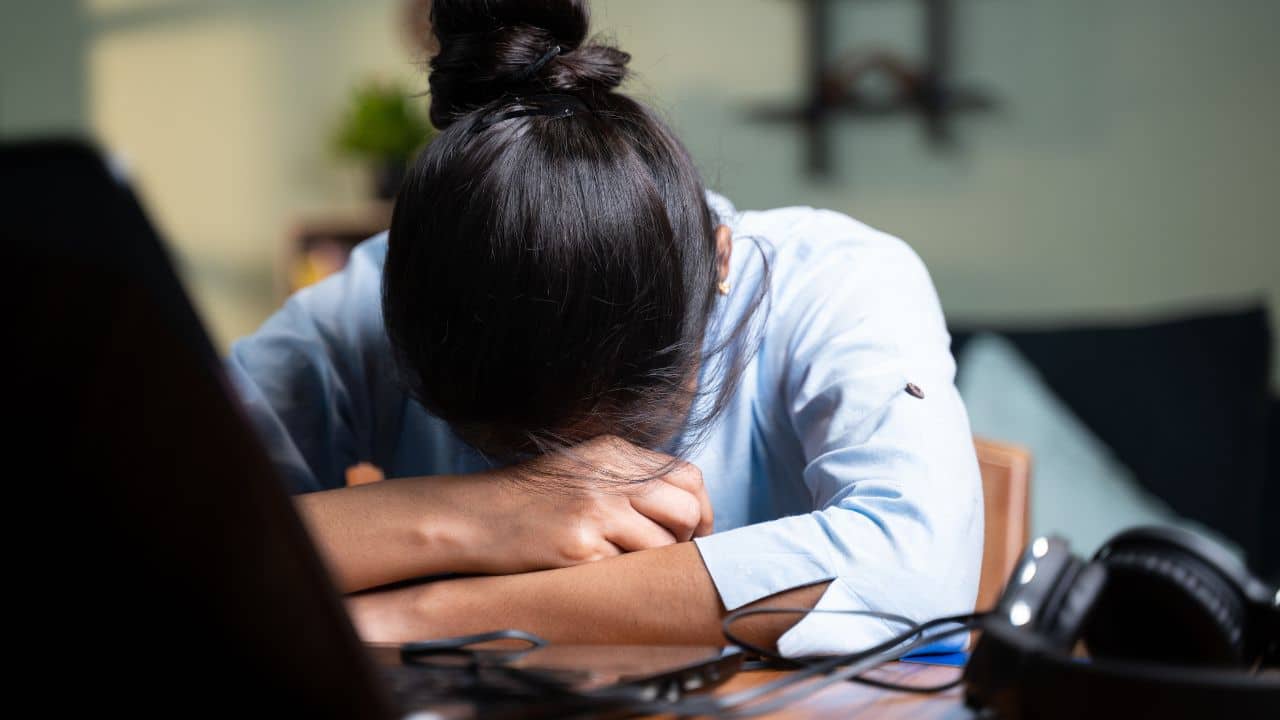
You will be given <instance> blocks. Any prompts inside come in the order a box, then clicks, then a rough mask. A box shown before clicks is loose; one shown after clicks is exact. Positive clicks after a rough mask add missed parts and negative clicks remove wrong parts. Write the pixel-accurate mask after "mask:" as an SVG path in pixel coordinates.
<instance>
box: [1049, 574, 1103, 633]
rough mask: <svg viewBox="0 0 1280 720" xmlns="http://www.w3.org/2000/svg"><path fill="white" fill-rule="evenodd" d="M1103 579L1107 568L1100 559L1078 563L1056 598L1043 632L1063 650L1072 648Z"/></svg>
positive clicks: (1100, 590) (1082, 631)
mask: <svg viewBox="0 0 1280 720" xmlns="http://www.w3.org/2000/svg"><path fill="white" fill-rule="evenodd" d="M1106 582H1107V571H1106V568H1104V567H1103V566H1102V564H1101V563H1098V562H1090V563H1080V567H1079V568H1077V571H1076V572H1075V574H1074V576H1073V577H1072V578H1071V581H1070V583H1069V584H1068V586H1067V587H1066V589H1065V591H1064V592H1063V593H1062V594H1061V596H1060V597H1058V598H1055V603H1054V605H1053V606H1052V608H1051V609H1050V612H1049V617H1048V618H1046V620H1045V623H1044V628H1045V629H1044V631H1043V634H1044V636H1045V637H1046V638H1048V639H1049V640H1050V641H1051V642H1052V643H1053V644H1054V646H1055V647H1057V648H1059V649H1060V650H1062V651H1063V652H1066V653H1070V652H1071V651H1072V650H1073V649H1074V648H1075V645H1076V642H1077V641H1078V640H1080V638H1081V636H1082V635H1083V634H1084V630H1085V626H1086V623H1087V622H1088V621H1089V618H1090V617H1091V616H1092V615H1093V609H1094V607H1095V606H1096V605H1097V602H1098V598H1099V597H1101V595H1102V592H1103V590H1104V589H1105V588H1106Z"/></svg>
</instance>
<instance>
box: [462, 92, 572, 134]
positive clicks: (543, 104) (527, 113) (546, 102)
mask: <svg viewBox="0 0 1280 720" xmlns="http://www.w3.org/2000/svg"><path fill="white" fill-rule="evenodd" d="M582 110H588V108H587V105H586V103H584V102H582V99H581V98H578V97H574V96H573V95H538V96H536V97H535V98H534V99H533V100H532V101H531V104H530V105H529V106H528V107H524V108H521V109H519V110H508V111H507V112H501V113H493V114H491V115H489V116H488V117H485V118H482V119H481V120H480V121H479V122H477V123H476V124H475V126H474V127H472V128H471V132H473V133H481V132H484V131H485V130H488V129H489V128H491V127H493V126H494V125H497V124H498V123H501V122H506V121H508V120H514V119H516V118H522V117H550V118H552V119H559V118H567V117H570V116H572V115H575V114H577V113H578V112H579V111H582Z"/></svg>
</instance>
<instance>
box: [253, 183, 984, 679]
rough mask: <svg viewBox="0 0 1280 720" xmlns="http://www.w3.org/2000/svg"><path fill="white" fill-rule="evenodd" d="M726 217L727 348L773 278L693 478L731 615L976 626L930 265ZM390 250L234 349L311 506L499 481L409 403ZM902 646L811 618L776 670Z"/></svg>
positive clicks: (718, 201)
mask: <svg viewBox="0 0 1280 720" xmlns="http://www.w3.org/2000/svg"><path fill="white" fill-rule="evenodd" d="M709 199H710V201H711V203H712V206H713V208H715V210H716V212H717V214H718V215H719V216H720V219H721V220H722V221H723V222H724V223H725V224H727V225H729V226H730V227H731V228H732V229H733V233H734V238H735V250H734V253H733V257H732V263H731V281H732V283H733V290H732V292H731V293H730V294H729V295H728V296H727V297H722V298H720V300H719V301H718V305H717V308H716V310H715V316H714V317H713V319H712V323H711V326H712V328H713V330H712V334H713V335H714V334H715V333H717V332H721V331H722V330H719V329H722V328H729V327H732V326H734V325H735V324H736V323H735V322H734V321H735V320H736V319H737V318H740V317H741V316H742V314H743V313H744V312H746V311H747V308H748V306H749V305H750V301H751V299H752V297H753V296H754V295H755V293H754V292H753V291H754V290H756V289H758V288H759V287H760V284H761V283H762V282H763V278H764V277H765V273H764V272H763V268H764V266H765V262H766V261H767V263H768V267H769V274H770V280H769V289H768V294H767V298H766V300H765V302H764V303H763V305H762V306H761V308H760V310H759V311H758V315H757V316H756V318H755V319H754V320H753V322H755V323H756V325H755V328H756V331H757V332H758V333H759V335H758V337H759V350H758V352H757V353H756V354H755V356H754V357H752V358H751V359H750V361H749V363H748V364H747V365H746V368H745V371H744V374H743V376H742V379H741V381H740V384H739V386H738V388H737V389H736V391H735V394H734V396H733V398H732V399H731V401H730V403H729V405H728V407H727V409H726V410H725V412H724V414H723V415H722V416H721V417H720V418H719V419H718V420H717V421H716V422H715V424H714V425H713V426H712V427H711V428H710V429H709V431H708V432H707V434H706V436H705V438H704V440H703V442H702V443H701V444H700V445H699V446H698V447H696V448H695V449H694V450H693V452H692V454H691V455H690V456H689V458H688V459H689V461H690V462H692V463H693V464H694V465H696V466H698V467H699V468H700V469H701V470H702V474H703V478H704V480H705V482H706V485H707V490H708V493H709V494H710V496H711V501H712V504H713V506H714V509H715V518H716V530H717V532H716V533H715V534H713V535H711V536H708V537H704V538H700V539H698V540H697V541H696V542H697V546H698V549H699V550H700V551H701V554H702V559H703V561H704V562H705V564H706V567H707V570H708V571H709V573H710V575H711V578H712V580H713V581H714V583H715V586H716V588H717V590H718V591H719V594H720V598H721V600H722V601H723V602H724V606H725V608H726V609H729V610H733V609H736V608H739V607H742V606H743V605H746V604H748V603H751V602H754V601H756V600H759V599H761V598H764V597H767V596H769V595H773V594H776V593H779V592H782V591H784V590H788V589H791V588H795V587H800V586H803V585H809V584H813V583H817V582H821V581H828V580H829V581H831V583H830V585H829V587H828V589H827V591H826V592H825V594H824V595H823V597H822V599H821V601H820V602H819V604H818V607H819V608H823V609H871V610H880V611H884V612H891V613H897V614H900V615H906V616H908V617H910V618H913V619H917V620H925V619H929V618H932V617H936V616H940V615H947V614H954V613H961V612H967V611H969V610H971V609H972V608H973V603H974V599H975V597H976V594H977V588H978V574H979V569H980V565H981V555H982V521H983V518H982V494H981V493H982V490H981V482H980V479H979V475H978V467H977V461H976V458H975V455H974V448H973V440H972V437H971V435H970V430H969V423H968V419H967V417H966V415H965V410H964V406H963V404H962V403H961V401H960V396H959V394H958V393H957V392H956V389H955V386H954V375H955V364H954V362H953V360H952V357H951V353H950V338H949V336H948V334H947V330H946V326H945V324H944V322H943V316H942V310H941V307H940V305H939V302H938V298H937V294H936V293H935V291H934V288H933V284H932V282H931V280H930V278H929V274H928V272H927V271H926V270H925V267H924V264H923V263H922V262H921V261H920V259H919V257H917V256H916V254H915V253H914V252H913V251H912V250H911V249H910V248H909V247H908V246H907V245H906V244H904V243H903V242H902V241H900V240H898V239H896V238H893V237H891V236H889V235H886V234H884V233H881V232H878V231H876V230H874V229H872V228H870V227H867V226H866V225H863V224H861V223H858V222H857V221H854V220H852V219H850V218H848V217H846V216H844V215H840V214H838V213H834V212H829V211H824V210H815V209H812V208H787V209H781V210H770V211H765V212H741V213H740V212H738V211H736V210H735V209H734V208H733V207H732V206H731V205H729V203H728V202H727V201H726V200H725V199H724V198H722V197H719V196H717V195H710V196H709ZM386 243H387V240H386V236H385V235H382V236H378V237H375V238H372V239H370V240H368V241H366V242H365V243H363V244H361V245H360V246H359V247H357V248H356V250H355V251H354V253H353V254H352V257H351V260H350V263H349V264H348V266H347V268H346V269H345V270H344V271H343V272H342V273H340V274H338V275H336V276H335V277H332V278H329V279H328V280H325V281H323V282H321V283H319V284H318V285H315V286H313V287H311V288H308V289H305V290H303V291H301V292H299V293H297V294H296V295H294V296H293V297H292V298H291V299H290V300H289V301H288V302H287V303H286V304H285V306H284V307H283V308H282V309H281V310H280V311H279V312H277V313H276V314H275V315H274V316H273V317H271V318H270V319H269V320H268V321H267V322H266V323H265V324H264V325H263V326H262V328H261V329H260V330H259V331H258V332H257V333H255V334H254V335H252V336H250V337H247V338H245V339H243V340H241V341H239V342H237V343H236V344H235V345H234V346H233V348H232V351H231V357H230V359H229V361H228V364H229V366H230V370H231V375H232V378H233V379H234V381H235V383H236V385H237V387H238V388H239V390H240V392H241V395H242V397H243V399H244V400H245V402H246V404H247V407H248V411H249V413H250V415H251V417H252V419H253V421H254V422H255V424H256V425H257V426H258V429H259V431H260V433H261V435H262V437H263V439H264V440H265V442H266V444H267V447H268V449H269V451H270V453H271V455H272V458H273V459H274V461H275V462H276V464H277V466H278V467H279V468H280V470H281V471H282V472H283V474H284V475H285V477H286V480H287V482H288V483H289V485H290V488H291V490H292V491H294V492H298V493H303V492H311V491H317V490H322V489H329V488H336V487H341V486H342V485H343V483H344V478H345V470H346V468H347V467H349V466H350V465H353V464H355V463H357V462H361V461H367V462H372V463H373V464H375V465H377V466H379V467H381V468H382V469H383V470H384V471H385V472H386V474H387V476H388V477H416V476H430V475H445V474H458V473H468V472H475V471H479V470H482V469H485V468H486V464H485V462H484V460H483V459H481V458H480V457H479V455H478V454H477V453H475V452H474V451H472V450H470V449H469V448H468V447H467V446H466V445H464V444H463V443H462V442H461V441H460V440H458V439H457V438H456V437H455V436H454V435H453V433H452V432H451V431H450V430H449V428H448V426H447V425H446V424H445V423H444V422H442V421H441V420H439V419H438V418H435V417H433V416H432V415H431V414H429V413H428V412H427V411H426V410H424V409H423V408H422V407H421V406H420V405H419V404H418V403H416V402H415V401H413V400H412V399H410V398H409V397H408V396H407V395H406V394H405V392H404V390H403V389H402V388H401V387H400V385H399V384H398V383H397V380H396V372H395V368H394V366H393V360H392V357H391V354H390V350H389V346H388V342H387V339H386V336H385V331H384V329H383V325H382V314H381V304H380V303H381V296H380V289H381V281H382V266H383V261H384V257H385V254H386ZM715 339H716V338H714V337H709V338H708V342H709V343H710V342H713V341H714V340H715ZM713 366H714V364H712V363H709V364H708V367H713ZM709 372H714V371H709ZM708 380H709V379H708V378H703V382H704V383H705V382H708ZM908 383H913V384H915V385H916V386H918V387H919V388H920V389H922V390H923V394H924V398H923V399H921V398H917V397H915V396H914V395H913V394H911V393H909V392H907V390H906V387H907V385H908ZM899 630H901V628H900V627H899V626H896V625H892V624H889V623H885V622H883V621H880V620H873V619H866V618H860V619H850V618H848V617H844V616H839V615H811V616H809V617H807V618H805V619H803V620H801V621H800V622H799V623H797V624H796V625H795V626H794V627H793V628H792V629H791V630H790V631H788V632H787V633H786V634H785V635H784V636H783V637H782V638H781V640H780V641H779V648H780V650H781V651H782V652H783V653H784V654H787V655H789V656H801V655H808V654H818V653H828V652H849V651H853V650H857V649H860V648H863V647H866V646H868V645H871V644H873V643H875V642H878V641H880V640H883V639H884V638H886V637H888V636H889V635H890V634H892V633H896V632H898V631H899ZM960 644H962V643H961V642H960V641H958V640H957V641H954V642H953V643H951V645H952V646H959V645H960Z"/></svg>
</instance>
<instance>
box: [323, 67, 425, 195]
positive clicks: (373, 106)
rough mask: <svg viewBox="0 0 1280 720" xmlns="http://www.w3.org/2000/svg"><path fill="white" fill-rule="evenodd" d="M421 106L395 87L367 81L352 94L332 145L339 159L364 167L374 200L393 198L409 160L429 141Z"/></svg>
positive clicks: (421, 100) (420, 100) (419, 99)
mask: <svg viewBox="0 0 1280 720" xmlns="http://www.w3.org/2000/svg"><path fill="white" fill-rule="evenodd" d="M425 106H426V100H425V99H424V98H422V97H420V96H414V95H412V94H411V93H409V92H408V90H407V89H406V88H405V87H404V86H402V85H400V84H398V83H384V82H368V83H364V84H362V85H359V86H357V87H356V88H355V89H354V90H353V91H352V94H351V102H350V104H349V105H348V107H347V110H346V113H345V114H344V115H343V118H342V121H341V123H340V124H339V126H338V132H337V134H336V136H335V140H334V144H335V145H336V147H337V150H338V152H339V153H341V154H342V155H345V156H348V157H352V158H356V159H359V160H361V161H364V162H366V163H368V165H369V167H370V168H371V169H372V172H373V184H374V194H375V195H376V196H377V198H378V199H380V200H391V199H393V198H394V197H395V195H396V192H397V191H398V190H399V189H400V183H401V181H402V180H403V179H404V173H405V169H406V168H407V167H408V164H409V161H410V160H412V159H413V158H414V157H415V156H416V155H417V153H418V152H420V151H421V150H422V148H424V147H426V145H427V144H428V143H430V142H431V140H432V138H434V137H435V128H433V127H432V126H431V123H430V121H429V120H428V119H427V110H426V107H425Z"/></svg>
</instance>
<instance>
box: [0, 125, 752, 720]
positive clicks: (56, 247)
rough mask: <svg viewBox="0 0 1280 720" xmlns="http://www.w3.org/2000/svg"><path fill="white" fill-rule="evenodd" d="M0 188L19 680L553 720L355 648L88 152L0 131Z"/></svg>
mask: <svg viewBox="0 0 1280 720" xmlns="http://www.w3.org/2000/svg"><path fill="white" fill-rule="evenodd" d="M192 172H193V173H198V172H199V168H192ZM0 197H2V198H3V199H4V203H5V208H6V209H5V212H4V213H3V218H2V219H0V222H3V227H4V228H5V233H4V234H5V236H6V238H7V242H6V243H5V245H6V246H7V248H8V249H10V250H11V251H12V250H16V253H14V252H10V254H9V256H8V261H9V264H8V270H9V276H10V277H9V279H8V282H7V283H5V284H4V285H3V287H4V288H5V291H6V294H8V293H12V297H11V298H9V303H7V307H8V309H9V311H10V315H11V325H10V333H9V342H8V343H7V345H8V349H7V350H6V351H5V354H6V356H7V358H8V361H9V362H10V363H14V364H12V365H11V367H12V370H11V372H10V373H9V379H10V383H9V385H10V390H9V393H8V400H9V403H8V409H9V412H10V419H11V421H16V422H13V423H12V424H14V425H16V426H17V427H18V430H17V433H16V442H15V443H14V449H13V450H12V451H11V453H10V458H11V462H10V464H9V466H8V467H7V468H6V469H7V470H8V471H9V473H8V474H9V489H10V492H9V493H8V498H9V499H8V502H7V503H6V505H7V509H8V515H9V516H10V523H9V526H10V528H11V529H10V533H11V534H13V535H14V538H13V539H11V540H10V552H9V555H10V558H11V560H10V562H9V563H8V568H7V570H8V577H9V580H10V583H9V584H10V586H11V587H13V588H15V589H14V590H12V591H11V599H13V597H14V596H17V597H19V598H20V605H21V606H22V608H23V609H22V610H19V611H17V613H16V614H15V615H14V616H11V618H10V620H11V626H12V629H11V631H10V633H9V640H10V643H11V645H10V651H11V653H12V652H18V653H19V659H20V660H23V661H24V662H27V663H29V664H30V665H31V666H33V667H36V668H38V672H37V673H33V680H32V683H31V684H30V685H29V686H27V687H20V688H19V689H18V690H17V693H19V694H27V695H30V696H32V697H34V698H36V699H37V700H38V701H39V702H40V706H41V707H42V708H44V709H50V708H53V709H56V710H57V711H58V712H59V714H65V713H69V712H71V711H84V710H89V711H101V710H103V709H107V708H110V709H123V710H126V711H128V712H129V713H130V714H132V715H149V714H158V713H164V714H166V715H172V714H175V713H181V714H195V715H223V716H227V715H229V716H236V717H238V716H244V715H254V716H257V715H265V714H268V713H281V714H282V715H283V716H286V717H292V716H309V717H361V718H379V717H397V716H403V715H405V714H408V713H410V712H412V711H414V710H420V709H428V708H436V709H438V710H437V715H438V716H442V717H445V716H447V717H468V716H482V717H503V716H507V717H524V716H541V717H556V716H563V715H566V714H570V713H569V712H567V710H569V708H568V707H563V706H562V707H561V709H560V710H557V709H556V706H555V705H554V704H553V703H552V704H539V703H538V702H534V701H530V700H527V699H526V700H523V701H519V702H512V701H510V700H509V699H504V698H503V697H497V696H494V697H490V696H487V695H486V694H485V693H483V692H481V693H479V694H475V693H473V694H471V695H469V696H467V697H465V698H457V697H453V696H452V695H449V694H448V692H447V691H446V690H441V686H440V683H439V682H438V681H437V680H434V679H432V678H433V677H435V676H433V675H432V672H434V671H425V670H423V669H421V668H416V667H406V666H403V665H399V663H398V662H397V657H396V653H395V652H394V648H393V649H391V650H392V652H388V649H385V648H384V649H382V650H381V651H371V649H370V648H366V647H364V646H362V645H361V644H360V642H359V640H358V638H357V637H356V634H355V632H354V630H353V628H352V626H351V625H350V623H349V622H348V620H347V618H346V614H345V611H344V609H343V607H342V605H341V601H340V599H339V597H338V594H337V593H336V592H335V590H334V588H333V587H332V585H331V584H330V582H329V580H328V578H327V576H326V574H325V571H324V568H323V566H322V564H321V561H320V559H319V557H318V555H317V554H316V552H315V550H314V549H313V547H312V545H311V543H310V540H309V539H308V537H307V535H306V532H305V530H304V529H303V527H302V525H301V523H300V521H299V519H298V518H297V516H296V515H295V514H294V511H293V506H292V503H291V501H290V500H289V498H288V497H287V495H286V493H285V491H284V489H283V484H282V483H281V481H280V480H279V478H278V477H277V474H276V472H275V469H274V467H273V466H272V465H271V463H270V462H269V460H268V458H267V455H266V453H265V451H264V449H263V448H262V446H261V445H260V443H259V440H258V438H257V437H256V435H255V434H254V432H253V430H252V428H251V427H250V425H249V423H248V421H247V419H246V418H245V416H244V415H243V411H242V410H241V408H240V406H239V405H238V403H237V401H236V399H235V396H234V394H233V393H232V391H231V388H230V387H229V385H228V381H227V379H226V377H225V376H224V374H223V371H222V364H221V361H220V359H219V357H218V354H217V352H216V351H215V350H214V348H213V346H212V345H211V343H210V341H209V339H208V337H207V336H206V334H205V333H204V331H203V329H202V326H201V324H200V321H199V319H198V317H197V315H196V313H195V311H194V310H193V308H192V306H191V304H190V302H189V301H188V299H187V296H186V294H185V293H184V292H183V289H182V287H181V285H180V283H179V281H178V279H177V277H176V275H175V273H174V271H173V269H172V266H171V263H170V261H169V259H168V258H167V257H166V255H165V252H164V249H163V247H162V245H161V243H160V242H159V240H158V238H157V236H156V233H155V231H154V230H153V229H152V227H151V226H150V225H149V223H148V222H147V220H146V218H145V216H144V214H143V212H142V209H141V208H140V206H139V204H138V202H137V200H136V199H135V197H134V196H133V194H132V193H131V192H130V190H129V189H128V187H127V186H126V185H125V184H124V183H123V182H121V181H120V178H119V177H118V176H117V175H116V174H115V173H113V171H112V170H111V169H110V168H109V167H108V165H107V164H106V163H105V162H104V161H103V159H102V158H101V156H100V155H99V154H98V153H97V152H95V151H94V150H93V149H92V148H90V147H88V146H86V145H84V144H82V143H78V142H40V143H24V144H17V145H7V146H0ZM228 212H234V209H229V210H228ZM14 530H17V532H16V533H15V532H14ZM632 651H634V654H635V657H634V659H633V660H627V659H626V655H627V653H628V652H632ZM538 652H540V653H544V655H542V656H539V655H538V654H537V653H534V654H530V655H528V656H526V657H524V658H522V659H521V660H520V663H521V664H522V665H523V666H524V667H526V668H533V669H535V670H539V669H541V670H548V671H549V672H550V675H549V676H551V677H554V676H556V673H559V674H560V676H564V675H565V673H569V674H570V675H573V676H575V677H580V678H581V681H580V682H579V687H580V688H582V689H597V688H600V687H634V688H640V689H642V690H643V691H644V692H645V693H648V696H654V695H659V696H666V697H670V698H673V697H676V696H678V695H679V694H681V693H682V692H683V691H685V690H691V689H694V688H695V687H697V688H705V687H707V686H709V685H714V684H715V683H716V682H718V681H720V680H722V679H724V678H727V677H728V676H730V675H732V674H733V672H734V671H735V670H736V668H737V667H738V664H739V662H740V658H739V657H738V656H736V655H733V654H729V655H722V653H721V651H720V650H719V649H718V648H683V649H670V650H669V652H665V653H664V652H663V651H661V650H656V651H655V650H654V649H652V648H648V649H636V648H633V649H631V650H630V651H629V650H627V649H618V648H615V649H613V650H602V649H600V648H595V649H591V648H580V649H577V650H575V649H573V648H565V647H559V648H557V647H554V646H553V647H551V648H548V649H546V650H543V651H538ZM375 655H378V656H381V657H384V658H385V659H386V662H385V664H386V665H388V666H392V667H386V668H384V667H381V665H382V664H383V663H382V662H375ZM539 657H542V658H544V659H545V662H543V661H541V660H539ZM35 675H38V676H39V677H38V678H35V677H34V676H35ZM419 679H421V680H419ZM19 684H21V683H19Z"/></svg>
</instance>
